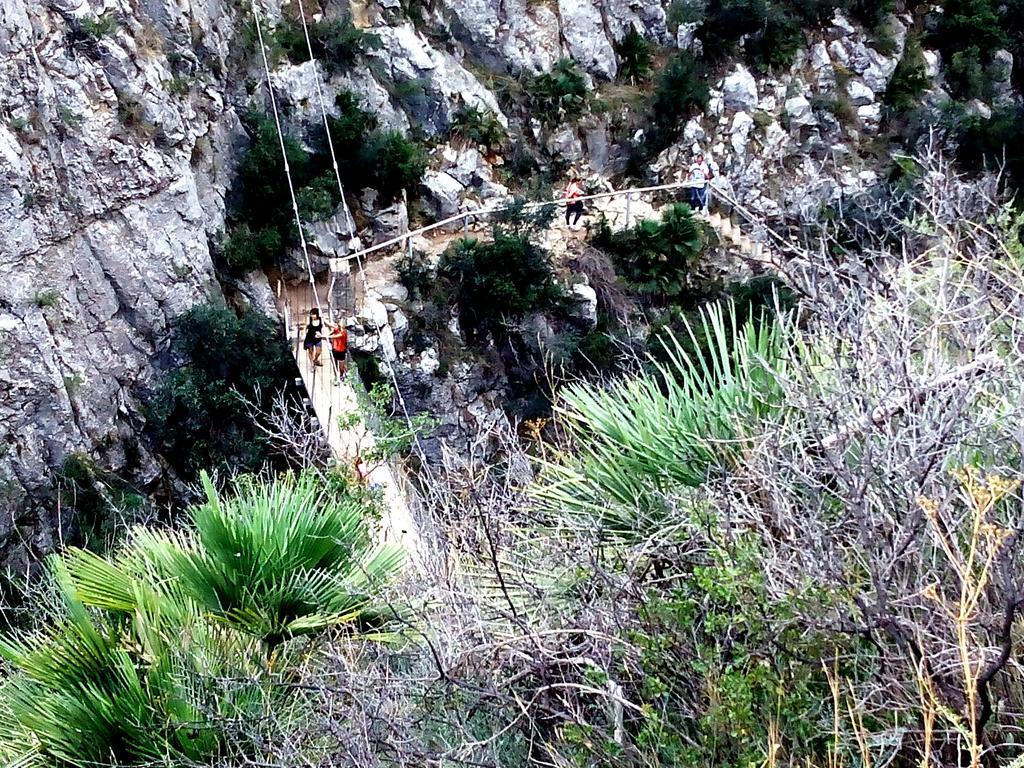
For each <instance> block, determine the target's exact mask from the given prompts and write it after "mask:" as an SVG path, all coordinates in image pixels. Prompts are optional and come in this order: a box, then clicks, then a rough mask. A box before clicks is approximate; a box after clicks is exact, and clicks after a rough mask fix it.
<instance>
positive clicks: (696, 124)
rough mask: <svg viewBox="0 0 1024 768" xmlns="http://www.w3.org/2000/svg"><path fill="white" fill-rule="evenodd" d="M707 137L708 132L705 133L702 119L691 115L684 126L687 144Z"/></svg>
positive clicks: (684, 136) (684, 137)
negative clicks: (701, 122)
mask: <svg viewBox="0 0 1024 768" xmlns="http://www.w3.org/2000/svg"><path fill="white" fill-rule="evenodd" d="M706 138H707V134H706V133H704V128H703V126H702V125H701V124H700V121H699V120H698V119H697V118H695V117H691V118H690V120H689V121H688V122H687V123H686V127H685V128H683V139H684V140H685V143H686V144H693V143H694V142H702V141H704V139H706Z"/></svg>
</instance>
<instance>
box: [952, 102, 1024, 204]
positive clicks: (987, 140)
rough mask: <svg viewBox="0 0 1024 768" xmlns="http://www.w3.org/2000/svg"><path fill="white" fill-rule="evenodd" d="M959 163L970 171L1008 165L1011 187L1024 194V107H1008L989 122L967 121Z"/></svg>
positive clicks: (1006, 168) (962, 137) (996, 113)
mask: <svg viewBox="0 0 1024 768" xmlns="http://www.w3.org/2000/svg"><path fill="white" fill-rule="evenodd" d="M958 159H959V160H960V163H961V164H962V165H964V166H965V167H966V168H967V169H968V170H971V171H980V170H982V169H983V168H986V167H987V168H989V169H996V168H999V167H1000V166H1002V165H1003V164H1004V163H1005V170H1006V175H1007V176H1008V177H1009V181H1010V184H1011V185H1012V186H1013V187H1014V188H1015V189H1016V190H1017V191H1018V192H1019V191H1020V190H1024V107H1020V106H1015V107H1005V108H1003V109H1000V110H997V111H995V112H994V113H993V114H992V117H991V118H990V119H988V120H985V119H982V118H981V117H977V116H975V117H970V118H967V119H966V120H965V122H964V124H963V126H962V127H961V131H960V142H959V149H958ZM1018 204H1020V200H1019V199H1018Z"/></svg>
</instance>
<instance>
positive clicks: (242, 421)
mask: <svg viewBox="0 0 1024 768" xmlns="http://www.w3.org/2000/svg"><path fill="white" fill-rule="evenodd" d="M173 349H174V352H175V353H176V354H177V355H178V356H179V357H180V359H181V360H182V363H181V365H180V366H179V367H178V368H176V369H175V370H173V371H172V372H170V373H169V374H168V376H167V377H166V378H165V379H164V381H163V382H162V383H161V384H160V386H159V388H158V389H157V391H156V394H155V395H154V396H153V398H152V399H151V401H150V403H149V408H148V419H149V424H150V427H151V429H152V432H153V436H154V437H155V439H156V441H157V447H158V449H159V451H160V453H161V454H162V455H163V456H165V457H166V459H167V461H168V462H169V463H170V464H171V465H172V466H173V467H174V468H175V469H177V470H178V471H179V472H181V473H182V474H183V475H185V476H187V477H194V476H195V475H196V474H198V472H199V471H200V470H201V469H204V468H213V467H219V466H221V465H230V466H231V467H232V468H233V469H235V470H246V469H248V470H256V469H259V468H260V467H261V466H262V465H263V464H264V462H266V461H267V460H268V458H269V452H268V449H267V447H266V445H265V444H264V443H263V441H262V439H261V437H260V433H259V432H258V430H257V429H256V427H255V425H254V424H253V423H252V419H251V418H250V417H249V414H248V413H247V411H246V408H245V406H244V404H243V403H242V400H241V398H242V397H245V398H249V399H251V400H254V401H256V402H257V404H259V405H262V406H264V407H269V404H270V402H271V400H272V399H273V397H274V395H275V394H276V393H277V392H279V391H280V390H281V388H282V387H284V386H286V384H287V382H288V381H289V378H290V376H291V372H292V370H293V365H294V364H293V363H292V360H291V356H290V354H289V353H288V349H287V348H286V347H285V345H284V344H283V343H282V341H281V338H280V334H279V333H278V329H277V325H276V324H275V323H274V321H273V320H271V319H270V318H269V317H266V316H265V315H261V314H260V313H258V312H254V311H250V312H246V313H243V314H241V315H237V314H235V312H233V311H232V310H231V309H229V308H228V307H225V306H217V305H214V304H206V305H202V306H198V307H194V308H193V309H191V310H189V311H188V312H186V313H185V314H184V315H182V316H181V318H179V320H178V323H177V327H176V329H175V338H174V342H173Z"/></svg>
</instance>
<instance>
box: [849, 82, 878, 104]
mask: <svg viewBox="0 0 1024 768" xmlns="http://www.w3.org/2000/svg"><path fill="white" fill-rule="evenodd" d="M846 95H847V96H849V97H850V104H852V105H853V106H855V107H863V106H865V105H866V104H873V103H874V102H875V92H874V91H872V90H871V89H870V88H868V87H867V86H866V85H864V83H863V82H862V81H860V80H857V79H853V80H850V82H849V83H847V84H846Z"/></svg>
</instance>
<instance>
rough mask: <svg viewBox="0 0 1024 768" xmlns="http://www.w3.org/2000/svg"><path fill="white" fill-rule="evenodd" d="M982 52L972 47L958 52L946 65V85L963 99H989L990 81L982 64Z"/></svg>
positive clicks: (974, 46)
mask: <svg viewBox="0 0 1024 768" xmlns="http://www.w3.org/2000/svg"><path fill="white" fill-rule="evenodd" d="M982 62H983V59H982V55H981V51H980V50H979V49H978V46H976V45H972V46H971V47H969V48H966V49H964V50H962V51H957V52H956V53H954V54H953V55H952V56H951V57H950V58H949V61H948V63H947V64H946V71H945V77H946V85H947V86H948V87H949V90H950V92H951V93H953V94H956V95H957V96H958V97H959V98H962V99H987V98H988V94H989V91H990V88H989V85H990V81H989V79H988V74H987V72H986V69H985V65H984V64H983V63H982Z"/></svg>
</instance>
